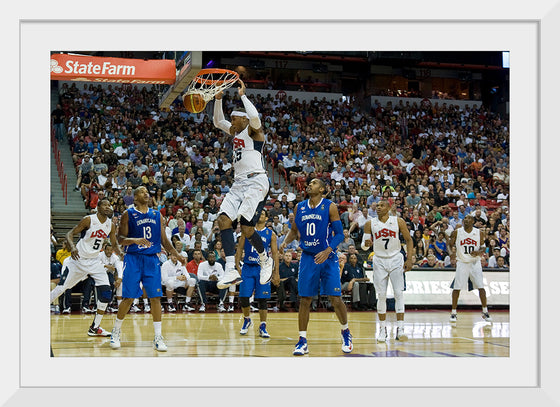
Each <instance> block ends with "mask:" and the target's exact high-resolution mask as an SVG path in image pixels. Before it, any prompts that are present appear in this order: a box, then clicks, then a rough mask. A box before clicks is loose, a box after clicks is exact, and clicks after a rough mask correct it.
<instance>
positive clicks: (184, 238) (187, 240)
mask: <svg viewBox="0 0 560 407" xmlns="http://www.w3.org/2000/svg"><path fill="white" fill-rule="evenodd" d="M177 228H178V229H179V232H178V233H175V234H174V235H173V236H177V237H178V238H179V241H180V242H181V243H182V244H183V249H184V250H189V249H190V244H191V237H190V236H189V234H188V233H185V231H186V226H185V221H184V220H183V219H179V220H178V221H177Z"/></svg>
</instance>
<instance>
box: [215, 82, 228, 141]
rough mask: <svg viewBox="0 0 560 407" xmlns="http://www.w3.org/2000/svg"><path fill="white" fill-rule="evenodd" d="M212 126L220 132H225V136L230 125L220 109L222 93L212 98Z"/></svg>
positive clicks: (221, 108)
mask: <svg viewBox="0 0 560 407" xmlns="http://www.w3.org/2000/svg"><path fill="white" fill-rule="evenodd" d="M213 122H214V126H216V127H217V128H219V129H220V130H222V131H225V132H226V133H227V134H230V133H229V130H230V128H231V123H230V122H229V121H227V120H226V118H225V116H224V110H223V107H222V92H220V93H218V95H216V97H215V98H214V116H213Z"/></svg>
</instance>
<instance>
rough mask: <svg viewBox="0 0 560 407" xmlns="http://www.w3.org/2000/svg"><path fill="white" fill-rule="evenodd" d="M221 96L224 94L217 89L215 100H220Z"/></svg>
mask: <svg viewBox="0 0 560 407" xmlns="http://www.w3.org/2000/svg"><path fill="white" fill-rule="evenodd" d="M223 96H224V92H222V91H219V92H218V93H216V96H214V97H215V98H216V100H221V99H222V97H223Z"/></svg>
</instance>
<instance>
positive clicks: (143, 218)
mask: <svg viewBox="0 0 560 407" xmlns="http://www.w3.org/2000/svg"><path fill="white" fill-rule="evenodd" d="M127 211H128V236H129V237H132V238H145V239H147V240H149V241H150V243H151V246H150V247H146V246H143V245H137V244H131V245H129V246H125V247H124V250H125V252H126V253H138V254H157V253H159V252H160V251H161V217H160V213H159V212H158V211H155V210H154V209H151V208H150V209H148V212H146V213H142V212H140V211H139V210H137V209H136V208H134V207H132V208H129V209H127Z"/></svg>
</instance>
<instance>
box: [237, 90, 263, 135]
mask: <svg viewBox="0 0 560 407" xmlns="http://www.w3.org/2000/svg"><path fill="white" fill-rule="evenodd" d="M241 101H242V102H243V107H244V108H245V111H246V112H247V116H249V125H250V126H251V127H252V128H254V129H255V130H258V129H260V128H261V119H260V118H259V112H257V108H256V107H255V105H253V103H251V101H250V100H249V98H248V97H247V96H246V95H243V96H241Z"/></svg>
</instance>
